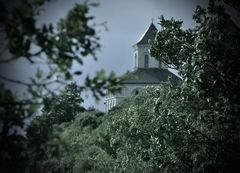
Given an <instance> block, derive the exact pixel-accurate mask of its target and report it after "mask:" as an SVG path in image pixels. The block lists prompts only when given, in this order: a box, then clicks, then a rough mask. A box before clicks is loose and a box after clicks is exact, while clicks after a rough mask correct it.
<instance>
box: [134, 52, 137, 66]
mask: <svg viewBox="0 0 240 173" xmlns="http://www.w3.org/2000/svg"><path fill="white" fill-rule="evenodd" d="M134 65H135V67H137V54H135V62H134Z"/></svg>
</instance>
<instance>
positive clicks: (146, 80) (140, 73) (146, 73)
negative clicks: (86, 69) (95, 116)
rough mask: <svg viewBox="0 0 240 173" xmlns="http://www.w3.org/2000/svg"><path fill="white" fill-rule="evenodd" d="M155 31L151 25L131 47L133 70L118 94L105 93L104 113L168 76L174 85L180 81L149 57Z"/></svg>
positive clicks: (122, 83)
mask: <svg viewBox="0 0 240 173" xmlns="http://www.w3.org/2000/svg"><path fill="white" fill-rule="evenodd" d="M157 31H158V30H157V28H156V27H155V25H154V24H153V23H151V25H150V26H149V27H148V29H147V30H146V31H145V32H144V34H143V35H142V36H141V37H140V39H139V40H138V42H137V43H136V44H134V45H133V70H132V71H131V72H130V73H128V74H127V76H128V77H129V78H128V79H126V80H123V81H122V82H121V85H122V90H121V92H120V93H117V94H115V95H113V94H112V93H107V95H106V97H105V102H104V104H105V111H106V112H108V111H109V110H110V109H111V108H112V107H114V106H116V105H117V104H119V103H120V102H121V101H122V100H124V99H125V98H128V97H130V96H133V95H136V94H138V93H139V91H140V90H141V89H142V88H144V87H145V86H147V85H159V84H160V83H161V82H162V81H167V80H168V77H170V76H171V77H172V81H173V82H174V83H177V82H178V81H179V80H180V79H179V78H178V77H177V76H176V75H175V74H173V73H171V72H170V71H168V68H167V66H166V65H164V64H163V63H161V62H160V61H158V60H156V59H155V58H154V57H151V55H150V52H149V48H150V47H149V41H150V40H154V39H155V37H156V34H157Z"/></svg>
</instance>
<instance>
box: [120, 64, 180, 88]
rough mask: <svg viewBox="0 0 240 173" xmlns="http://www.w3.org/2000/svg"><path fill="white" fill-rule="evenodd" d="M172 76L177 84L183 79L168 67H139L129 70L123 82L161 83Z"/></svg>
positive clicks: (172, 79)
mask: <svg viewBox="0 0 240 173" xmlns="http://www.w3.org/2000/svg"><path fill="white" fill-rule="evenodd" d="M168 77H171V80H170V81H171V82H172V83H173V84H177V83H178V82H179V81H180V80H181V79H180V78H179V77H177V76H176V75H175V74H173V73H172V72H170V71H168V70H167V69H159V68H138V69H136V70H135V71H132V72H128V73H127V74H126V79H125V80H123V81H122V82H121V84H159V83H160V82H162V81H167V80H168Z"/></svg>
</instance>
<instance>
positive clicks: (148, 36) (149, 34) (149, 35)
mask: <svg viewBox="0 0 240 173" xmlns="http://www.w3.org/2000/svg"><path fill="white" fill-rule="evenodd" d="M157 31H158V30H157V28H156V26H155V25H154V24H153V23H151V25H150V26H149V27H148V29H147V30H146V31H145V32H144V33H143V35H142V36H141V37H140V39H139V40H138V42H137V44H149V43H148V40H154V39H155V37H156V34H157Z"/></svg>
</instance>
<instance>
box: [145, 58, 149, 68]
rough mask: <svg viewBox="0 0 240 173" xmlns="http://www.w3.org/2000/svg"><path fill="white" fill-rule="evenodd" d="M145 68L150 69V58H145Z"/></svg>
mask: <svg viewBox="0 0 240 173" xmlns="http://www.w3.org/2000/svg"><path fill="white" fill-rule="evenodd" d="M144 67H145V68H148V67H149V56H148V55H145V57H144Z"/></svg>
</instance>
